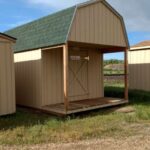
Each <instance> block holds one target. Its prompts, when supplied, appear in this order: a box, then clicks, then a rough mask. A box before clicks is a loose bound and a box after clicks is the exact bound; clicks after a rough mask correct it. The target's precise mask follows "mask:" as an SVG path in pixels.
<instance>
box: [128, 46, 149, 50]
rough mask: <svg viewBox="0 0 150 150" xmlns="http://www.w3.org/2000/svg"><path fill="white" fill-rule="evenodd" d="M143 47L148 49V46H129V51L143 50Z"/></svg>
mask: <svg viewBox="0 0 150 150" xmlns="http://www.w3.org/2000/svg"><path fill="white" fill-rule="evenodd" d="M145 49H150V46H141V47H131V48H130V51H137V50H145Z"/></svg>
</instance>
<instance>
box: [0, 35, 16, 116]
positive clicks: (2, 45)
mask: <svg viewBox="0 0 150 150" xmlns="http://www.w3.org/2000/svg"><path fill="white" fill-rule="evenodd" d="M0 62H1V63H0V115H6V114H11V113H15V111H16V102H15V77H14V62H13V50H12V42H10V41H8V40H5V39H2V38H0Z"/></svg>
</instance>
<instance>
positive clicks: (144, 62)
mask: <svg viewBox="0 0 150 150" xmlns="http://www.w3.org/2000/svg"><path fill="white" fill-rule="evenodd" d="M129 88H130V89H138V90H145V91H150V50H139V51H129Z"/></svg>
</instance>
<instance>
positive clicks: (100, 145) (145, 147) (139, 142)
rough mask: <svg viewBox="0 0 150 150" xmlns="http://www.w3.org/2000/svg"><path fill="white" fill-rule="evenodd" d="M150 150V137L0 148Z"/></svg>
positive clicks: (5, 149)
mask: <svg viewBox="0 0 150 150" xmlns="http://www.w3.org/2000/svg"><path fill="white" fill-rule="evenodd" d="M120 149H121V150H150V136H135V137H128V138H125V139H114V138H106V139H94V140H89V141H81V142H78V143H66V144H44V145H33V146H18V147H16V146H15V147H0V150H120Z"/></svg>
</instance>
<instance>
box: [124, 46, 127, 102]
mask: <svg viewBox="0 0 150 150" xmlns="http://www.w3.org/2000/svg"><path fill="white" fill-rule="evenodd" d="M124 74H125V76H124V83H125V91H124V98H125V100H128V49H125V51H124Z"/></svg>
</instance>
